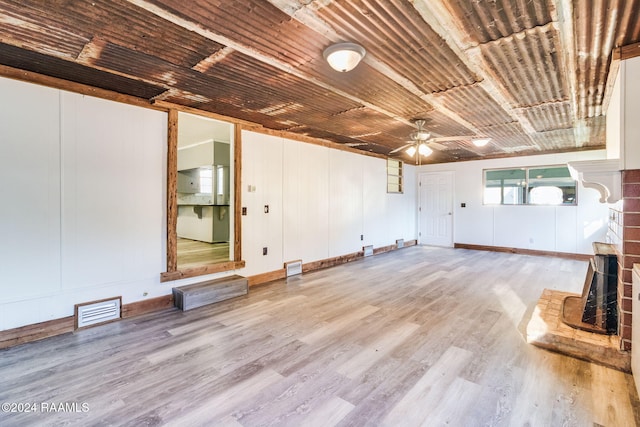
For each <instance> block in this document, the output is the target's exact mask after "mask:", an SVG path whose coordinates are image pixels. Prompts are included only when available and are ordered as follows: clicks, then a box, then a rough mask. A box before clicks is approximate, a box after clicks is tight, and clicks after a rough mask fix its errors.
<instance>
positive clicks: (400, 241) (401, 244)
mask: <svg viewBox="0 0 640 427" xmlns="http://www.w3.org/2000/svg"><path fill="white" fill-rule="evenodd" d="M396 247H397V248H398V249H400V248H404V239H398V240H396Z"/></svg>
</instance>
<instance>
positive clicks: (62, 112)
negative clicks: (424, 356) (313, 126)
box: [0, 78, 416, 331]
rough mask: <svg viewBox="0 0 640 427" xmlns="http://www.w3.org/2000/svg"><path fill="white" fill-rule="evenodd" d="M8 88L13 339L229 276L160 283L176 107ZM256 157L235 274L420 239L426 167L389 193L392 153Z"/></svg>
mask: <svg viewBox="0 0 640 427" xmlns="http://www.w3.org/2000/svg"><path fill="white" fill-rule="evenodd" d="M0 93H2V95H3V96H2V97H0V113H1V114H0V179H1V180H2V183H3V185H2V186H0V197H1V198H2V201H3V209H1V210H0V233H1V236H2V239H0V263H1V265H0V271H1V272H2V279H1V280H2V285H3V286H2V293H0V331H2V330H5V329H11V328H16V327H20V326H24V325H28V324H34V323H38V322H43V321H47V320H52V319H57V318H62V317H67V316H72V315H73V308H74V304H78V303H82V302H87V301H94V300H98V299H102V298H108V297H114V296H122V298H123V303H124V304H129V303H132V302H136V301H141V300H144V299H148V298H154V297H158V296H162V295H167V294H170V293H171V288H172V287H173V286H176V285H178V286H179V285H184V284H188V283H192V282H195V281H199V280H203V279H206V278H210V277H215V276H221V275H224V274H229V273H222V274H217V275H212V276H208V277H195V278H190V279H185V280H182V281H179V282H166V283H160V273H161V272H163V271H165V270H166V236H167V234H166V179H167V174H166V160H167V159H166V153H167V114H166V113H164V112H159V111H155V110H151V109H145V108H139V107H134V106H130V105H126V104H121V103H116V102H112V101H106V100H102V99H97V98H92V97H89V96H83V95H78V94H73V93H69V92H65V91H60V90H56V89H50V88H46V87H43V86H38V85H33V84H28V83H23V82H19V81H14V80H9V79H4V78H0ZM242 153H243V159H242V161H243V168H242V182H241V183H239V184H238V185H241V186H242V187H241V192H242V198H243V199H242V200H243V206H245V207H247V212H248V214H247V216H243V217H242V255H243V259H244V260H245V261H246V268H244V269H242V270H240V271H237V272H235V273H238V274H242V275H245V276H251V275H256V274H261V273H268V272H272V271H275V270H279V269H281V268H283V263H284V262H286V261H290V260H293V259H302V260H303V261H304V262H311V261H317V260H322V259H326V258H329V257H333V256H340V255H345V254H349V253H353V252H356V251H359V250H361V249H362V246H363V245H365V244H372V245H374V246H376V247H378V246H386V245H390V244H393V243H394V242H395V240H396V239H399V238H403V239H405V240H411V239H415V238H416V187H415V168H413V167H405V174H406V183H405V193H404V194H387V193H386V162H385V160H383V159H377V158H370V157H366V156H362V155H358V154H354V153H347V152H344V151H338V150H332V149H329V148H327V147H321V146H316V145H311V144H306V143H300V142H295V141H291V140H286V139H283V138H278V137H273V136H267V135H263V134H258V133H251V132H243V150H242ZM250 186H251V187H250ZM253 189H255V191H253ZM266 205H268V206H269V212H268V213H265V212H264V209H265V208H264V207H265V206H266ZM361 234H363V235H364V240H362V241H361V240H360V235H361ZM264 247H266V248H268V254H267V255H262V248H264Z"/></svg>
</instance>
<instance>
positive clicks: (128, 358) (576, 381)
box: [0, 246, 640, 427]
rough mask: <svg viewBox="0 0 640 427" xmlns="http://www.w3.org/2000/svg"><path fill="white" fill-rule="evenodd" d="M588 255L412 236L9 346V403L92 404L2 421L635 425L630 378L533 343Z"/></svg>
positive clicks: (5, 355)
mask: <svg viewBox="0 0 640 427" xmlns="http://www.w3.org/2000/svg"><path fill="white" fill-rule="evenodd" d="M586 266H587V264H586V262H583V261H576V260H568V259H559V258H549V257H536V256H529V255H518V254H509V253H493V252H486V251H473V250H467V249H449V248H435V247H425V246H414V247H410V248H405V249H403V250H401V251H394V252H388V253H385V254H381V255H377V256H374V257H367V258H364V259H362V260H359V261H355V262H351V263H348V264H343V265H340V266H336V267H333V268H330V269H325V270H319V271H315V272H313V273H305V274H303V275H301V276H295V277H292V278H288V279H284V280H279V281H276V282H273V283H270V284H267V285H263V286H259V287H255V288H252V289H251V290H250V292H249V294H248V295H245V296H241V297H238V298H234V299H232V300H228V301H224V302H221V303H217V304H214V305H210V306H205V307H200V308H197V309H194V310H190V311H187V312H182V311H179V310H177V309H166V310H163V311H161V312H156V313H150V314H147V315H143V316H140V317H134V318H128V319H124V320H122V321H120V322H115V323H110V324H107V325H101V326H97V327H95V328H89V329H85V330H80V331H76V332H74V333H71V334H66V335H61V336H58V337H52V338H48V339H45V340H42V341H39V342H32V343H27V344H24V345H20V346H16V347H12V348H7V349H2V350H0V403H3V402H25V401H29V402H36V403H42V402H63V403H64V402H71V403H74V402H75V403H86V404H88V405H89V410H88V411H86V412H56V413H43V412H42V411H40V412H39V413H11V412H0V425H2V426H3V427H4V426H20V427H22V426H30V425H34V426H48V425H96V426H98V425H110V426H111V425H114V426H118V425H123V426H139V425H147V426H164V425H177V426H183V425H206V426H211V425H223V426H236V427H237V426H262V425H277V426H282V425H284V426H287V425H290V426H302V425H311V426H313V425H323V426H325V425H337V426H379V425H393V426H414V425H421V424H422V425H429V426H431V425H449V426H463V427H467V426H476V425H477V426H505V427H511V426H518V425H528V426H545V427H546V426H551V425H553V426H555V425H563V426H595V425H602V426H627V425H629V426H633V425H640V401H639V399H638V394H637V392H636V390H635V384H634V381H633V378H632V377H631V376H630V375H627V374H624V373H621V372H618V371H613V370H611V369H608V368H605V367H602V366H598V365H593V364H590V363H587V362H584V361H581V360H577V359H572V358H569V357H566V356H562V355H559V354H555V353H550V352H547V351H545V350H542V349H539V348H536V347H532V346H530V345H528V344H527V343H526V341H525V339H524V335H523V334H524V332H525V327H526V324H527V322H528V319H529V318H530V316H531V313H532V311H533V307H535V304H536V302H537V300H538V298H539V296H540V294H541V292H542V290H543V289H544V288H551V289H559V290H563V291H567V292H580V291H581V289H582V284H583V281H584V274H585V272H586ZM523 325H524V326H523Z"/></svg>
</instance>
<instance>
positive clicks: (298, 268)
mask: <svg viewBox="0 0 640 427" xmlns="http://www.w3.org/2000/svg"><path fill="white" fill-rule="evenodd" d="M284 268H285V270H286V271H287V277H291V276H296V275H298V274H302V260H301V259H298V260H295V261H289V262H285V263H284Z"/></svg>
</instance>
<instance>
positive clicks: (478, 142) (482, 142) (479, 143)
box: [471, 138, 491, 147]
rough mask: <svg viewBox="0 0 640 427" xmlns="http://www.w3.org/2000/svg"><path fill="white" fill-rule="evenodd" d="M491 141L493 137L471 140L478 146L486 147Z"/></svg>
mask: <svg viewBox="0 0 640 427" xmlns="http://www.w3.org/2000/svg"><path fill="white" fill-rule="evenodd" d="M489 141H491V138H475V139H472V140H471V142H473V145H475V146H476V147H484V146H485V145H487V144H488V143H489Z"/></svg>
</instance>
